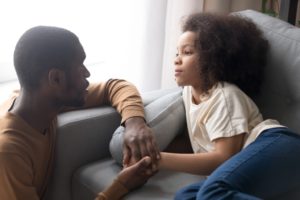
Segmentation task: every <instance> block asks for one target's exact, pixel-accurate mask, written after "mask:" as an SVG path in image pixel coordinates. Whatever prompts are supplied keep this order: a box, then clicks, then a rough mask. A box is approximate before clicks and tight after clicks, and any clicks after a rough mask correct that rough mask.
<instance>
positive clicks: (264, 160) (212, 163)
mask: <svg viewBox="0 0 300 200" xmlns="http://www.w3.org/2000/svg"><path fill="white" fill-rule="evenodd" d="M177 49H178V54H177V55H176V58H175V77H176V82H177V84H178V85H179V86H184V89H183V100H184V105H185V109H186V118H187V126H188V132H189V137H190V141H191V145H192V148H193V151H194V153H193V154H176V153H166V152H162V153H161V160H160V162H159V168H161V169H169V170H176V171H183V172H188V173H193V174H200V175H209V176H208V177H207V179H205V180H204V181H201V182H199V183H195V184H193V185H190V186H187V187H186V188H184V189H182V190H180V191H178V192H177V194H176V197H175V199H178V200H179V199H180V200H184V199H201V200H204V199H210V200H211V199H218V200H219V199H230V200H231V199H260V198H263V199H270V198H273V197H275V196H277V195H279V194H281V193H284V192H286V191H288V190H289V189H292V188H295V187H299V185H300V173H298V171H299V169H300V156H299V155H300V136H298V135H297V134H295V133H293V132H291V131H290V130H289V129H288V128H286V127H284V126H282V125H280V124H279V123H278V122H277V121H275V120H263V118H262V115H261V114H260V112H259V110H258V108H257V106H256V105H255V103H254V102H253V101H252V100H251V99H250V98H249V96H251V97H253V96H255V95H256V94H257V93H258V92H259V91H258V88H259V87H260V85H261V82H262V76H263V67H264V65H265V64H266V58H267V51H268V43H267V41H266V40H265V39H264V38H263V36H262V33H261V31H260V30H259V29H258V28H257V27H256V26H255V24H254V23H252V22H251V21H249V20H248V19H245V18H241V17H238V16H218V15H214V14H203V13H201V14H194V15H191V16H189V17H188V18H187V20H186V21H185V23H184V24H183V33H182V35H181V36H180V38H179V40H178V46H177Z"/></svg>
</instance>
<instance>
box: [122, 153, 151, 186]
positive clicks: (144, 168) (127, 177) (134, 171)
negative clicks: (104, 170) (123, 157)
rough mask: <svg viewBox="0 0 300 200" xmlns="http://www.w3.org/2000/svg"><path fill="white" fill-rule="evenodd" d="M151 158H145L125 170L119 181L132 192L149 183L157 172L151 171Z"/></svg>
mask: <svg viewBox="0 0 300 200" xmlns="http://www.w3.org/2000/svg"><path fill="white" fill-rule="evenodd" d="M149 168H151V158H150V157H149V156H146V157H144V158H143V159H141V160H140V161H139V162H137V163H135V164H134V165H131V166H130V167H127V168H124V169H123V170H122V171H121V172H120V173H119V175H118V180H119V181H120V182H121V183H122V184H123V185H124V186H125V187H126V188H127V189H128V190H132V189H135V188H137V187H138V186H140V185H142V184H144V183H146V182H147V180H148V179H149V178H150V177H151V176H152V175H154V173H156V171H155V172H153V171H151V172H150V171H149Z"/></svg>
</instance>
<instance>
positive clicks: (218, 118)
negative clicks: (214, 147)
mask: <svg viewBox="0 0 300 200" xmlns="http://www.w3.org/2000/svg"><path fill="white" fill-rule="evenodd" d="M218 95H219V97H218V98H216V99H217V100H216V101H217V102H215V103H214V105H213V106H212V107H211V110H210V111H209V112H210V113H211V114H210V116H209V118H208V120H207V123H206V130H207V133H208V135H209V138H210V140H211V141H213V140H215V139H217V138H221V137H232V136H235V135H238V134H241V133H245V132H246V133H247V132H249V128H248V118H249V111H250V110H249V109H250V108H249V105H248V103H247V98H248V97H247V96H245V95H244V94H243V93H242V92H241V91H239V90H238V89H236V88H225V89H224V88H222V89H221V92H220V93H219V94H218Z"/></svg>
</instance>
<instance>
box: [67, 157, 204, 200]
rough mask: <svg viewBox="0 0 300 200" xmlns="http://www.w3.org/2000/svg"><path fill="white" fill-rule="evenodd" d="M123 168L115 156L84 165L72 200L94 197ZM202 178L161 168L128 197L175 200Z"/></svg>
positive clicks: (78, 174)
mask: <svg viewBox="0 0 300 200" xmlns="http://www.w3.org/2000/svg"><path fill="white" fill-rule="evenodd" d="M120 170H121V168H120V166H119V165H118V164H116V162H115V161H114V160H113V159H107V160H102V161H99V162H95V163H92V164H89V165H86V166H84V167H82V168H80V169H79V170H77V171H76V173H75V175H74V177H73V180H72V197H73V198H72V199H74V200H82V199H84V200H91V199H94V198H95V196H96V195H97V193H98V192H100V191H103V190H104V189H105V188H106V187H107V186H109V185H110V183H112V181H113V179H114V178H115V177H116V176H117V174H118V173H119V171H120ZM202 179H204V177H203V176H196V175H191V174H186V173H178V172H170V171H160V172H158V173H157V174H155V175H154V176H153V177H152V178H151V179H149V181H148V182H147V183H146V184H145V185H144V186H143V187H140V188H138V189H136V190H135V191H132V192H131V193H129V194H128V195H126V197H125V198H124V199H128V200H141V199H143V200H152V199H156V200H166V199H173V198H174V194H175V192H176V191H177V190H179V189H180V188H182V187H184V186H186V185H188V184H191V183H194V182H198V181H200V180H202Z"/></svg>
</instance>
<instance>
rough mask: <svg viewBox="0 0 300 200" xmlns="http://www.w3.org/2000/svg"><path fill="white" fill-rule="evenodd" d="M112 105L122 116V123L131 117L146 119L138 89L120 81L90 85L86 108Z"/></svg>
mask: <svg viewBox="0 0 300 200" xmlns="http://www.w3.org/2000/svg"><path fill="white" fill-rule="evenodd" d="M101 105H111V106H113V107H114V108H116V109H117V111H118V112H119V113H120V114H121V116H122V123H123V122H125V121H126V120H127V119H128V118H131V117H142V118H144V116H145V114H144V106H143V102H142V98H141V96H140V94H139V92H138V90H137V88H136V87H135V86H134V85H133V84H131V83H129V82H127V81H125V80H120V79H110V80H108V81H107V82H102V83H98V84H90V86H89V87H88V95H87V99H86V103H85V105H84V108H90V107H96V106H101Z"/></svg>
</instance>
